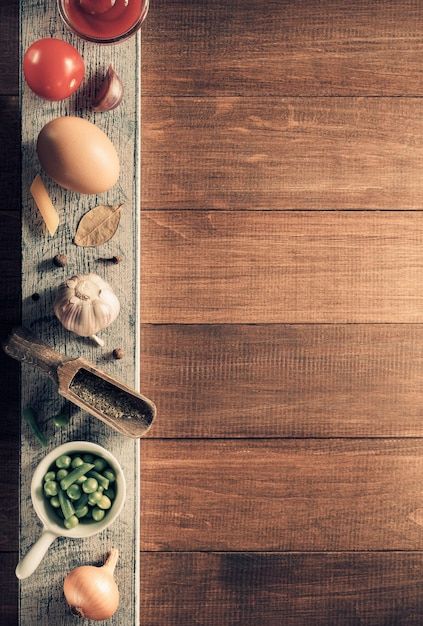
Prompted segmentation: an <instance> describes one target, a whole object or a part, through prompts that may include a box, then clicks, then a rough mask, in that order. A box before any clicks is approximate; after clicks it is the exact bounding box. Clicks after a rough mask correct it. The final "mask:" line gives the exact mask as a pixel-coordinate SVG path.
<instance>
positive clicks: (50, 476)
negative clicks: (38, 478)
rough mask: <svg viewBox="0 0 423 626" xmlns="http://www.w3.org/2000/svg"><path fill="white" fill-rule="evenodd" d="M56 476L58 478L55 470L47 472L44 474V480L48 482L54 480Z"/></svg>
mask: <svg viewBox="0 0 423 626" xmlns="http://www.w3.org/2000/svg"><path fill="white" fill-rule="evenodd" d="M55 478H56V473H55V472H47V474H46V475H45V476H44V481H45V482H47V481H48V480H54V479H55Z"/></svg>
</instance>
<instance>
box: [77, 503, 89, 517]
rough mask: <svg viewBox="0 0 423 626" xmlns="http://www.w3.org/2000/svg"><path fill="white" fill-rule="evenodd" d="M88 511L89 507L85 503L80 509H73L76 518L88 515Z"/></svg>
mask: <svg viewBox="0 0 423 626" xmlns="http://www.w3.org/2000/svg"><path fill="white" fill-rule="evenodd" d="M88 513H89V508H88V507H87V506H86V505H85V506H81V508H80V509H75V515H76V517H77V518H78V519H81V517H85V516H86V515H88Z"/></svg>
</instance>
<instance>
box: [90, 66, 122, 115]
mask: <svg viewBox="0 0 423 626" xmlns="http://www.w3.org/2000/svg"><path fill="white" fill-rule="evenodd" d="M122 98H123V85H122V81H121V80H120V78H119V76H118V75H117V74H116V72H115V70H114V69H113V67H112V66H111V65H109V68H108V70H107V73H106V76H105V77H104V80H103V83H102V85H101V87H100V91H99V92H98V94H97V96H96V98H95V100H94V102H93V111H96V112H104V111H112V110H113V109H116V107H118V106H119V105H120V103H121V102H122Z"/></svg>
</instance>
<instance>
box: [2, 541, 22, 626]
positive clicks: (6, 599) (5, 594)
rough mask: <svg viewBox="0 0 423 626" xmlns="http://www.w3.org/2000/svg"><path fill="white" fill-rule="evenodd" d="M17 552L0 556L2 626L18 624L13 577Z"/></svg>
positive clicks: (16, 587)
mask: <svg viewBox="0 0 423 626" xmlns="http://www.w3.org/2000/svg"><path fill="white" fill-rule="evenodd" d="M17 558H18V553H17V552H10V553H4V552H3V553H2V554H1V580H0V593H1V602H0V624H2V625H3V626H16V625H17V624H18V604H17V601H16V598H17V596H18V581H17V578H16V576H15V567H16V560H17Z"/></svg>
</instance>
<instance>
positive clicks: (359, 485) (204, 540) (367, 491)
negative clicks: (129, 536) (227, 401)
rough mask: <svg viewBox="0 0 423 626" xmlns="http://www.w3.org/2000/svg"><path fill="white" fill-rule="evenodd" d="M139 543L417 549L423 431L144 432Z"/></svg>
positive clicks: (422, 527) (156, 546)
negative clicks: (163, 435) (257, 436)
mask: <svg viewBox="0 0 423 626" xmlns="http://www.w3.org/2000/svg"><path fill="white" fill-rule="evenodd" d="M141 449H142V454H143V471H142V475H141V493H142V499H141V514H142V520H143V535H142V549H145V550H169V551H171V550H234V551H236V550H242V551H246V550H261V551H266V550H294V551H301V550H306V551H320V550H385V549H387V550H408V549H409V550H422V549H423V496H422V475H423V441H421V440H420V439H414V440H410V439H408V440H404V439H402V440H401V439H397V440H386V439H379V440H376V441H371V440H369V439H357V440H348V439H330V440H328V439H326V440H322V439H313V440H308V441H306V440H301V439H297V440H261V441H248V440H245V441H243V442H240V441H239V440H236V441H229V440H226V441H225V440H221V441H212V440H208V441H204V440H203V441H201V440H200V441H196V440H191V441H181V440H174V441H158V442H156V441H148V440H144V441H143V442H142V445H141Z"/></svg>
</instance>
